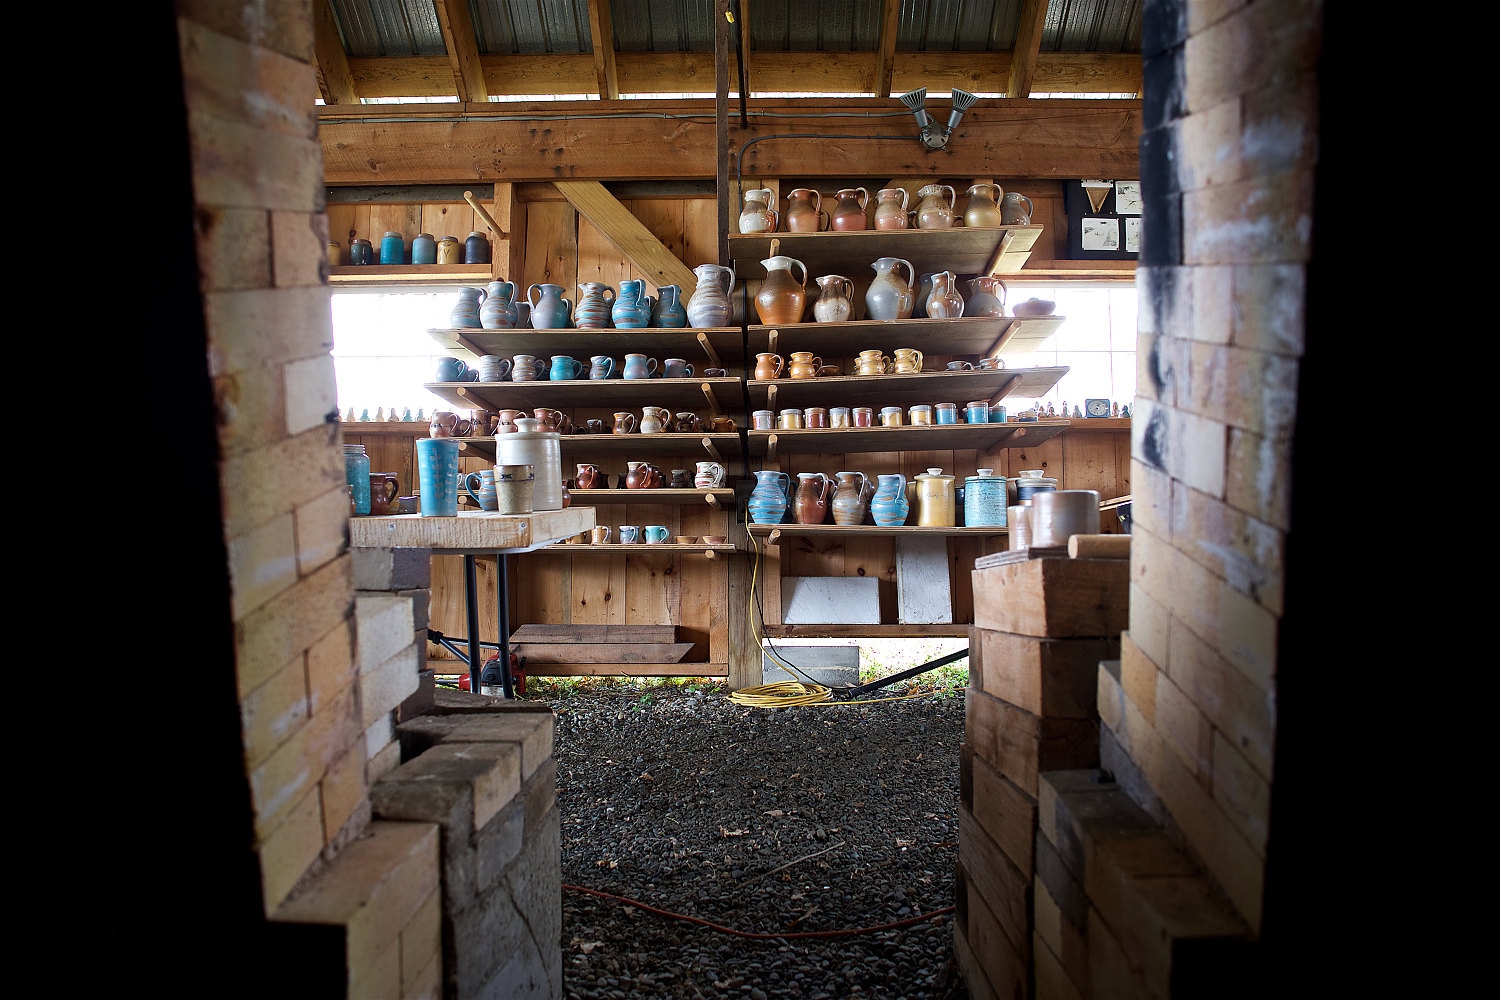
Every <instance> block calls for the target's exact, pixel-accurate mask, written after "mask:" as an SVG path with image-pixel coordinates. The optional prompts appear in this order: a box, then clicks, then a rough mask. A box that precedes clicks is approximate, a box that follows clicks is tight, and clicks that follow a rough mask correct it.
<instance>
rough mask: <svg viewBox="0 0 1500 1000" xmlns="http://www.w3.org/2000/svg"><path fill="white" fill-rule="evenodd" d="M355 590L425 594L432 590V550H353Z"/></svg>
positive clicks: (403, 547) (396, 548)
mask: <svg viewBox="0 0 1500 1000" xmlns="http://www.w3.org/2000/svg"><path fill="white" fill-rule="evenodd" d="M350 554H351V555H352V556H353V558H354V589H355V590H387V591H389V590H426V589H428V588H429V587H431V586H432V550H431V549H419V548H411V547H407V546H395V547H391V548H353V549H350Z"/></svg>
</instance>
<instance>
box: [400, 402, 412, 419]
mask: <svg viewBox="0 0 1500 1000" xmlns="http://www.w3.org/2000/svg"><path fill="white" fill-rule="evenodd" d="M401 422H402V423H411V407H410V406H408V407H407V408H406V409H404V410H402V411H401Z"/></svg>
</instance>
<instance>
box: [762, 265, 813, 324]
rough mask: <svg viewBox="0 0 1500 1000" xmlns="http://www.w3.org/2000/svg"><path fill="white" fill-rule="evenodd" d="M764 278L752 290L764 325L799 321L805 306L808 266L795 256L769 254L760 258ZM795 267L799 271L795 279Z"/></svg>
mask: <svg viewBox="0 0 1500 1000" xmlns="http://www.w3.org/2000/svg"><path fill="white" fill-rule="evenodd" d="M760 263H761V266H763V267H764V268H765V269H766V278H765V280H764V281H762V282H761V284H760V290H759V291H758V292H756V293H755V311H756V313H757V314H759V316H760V321H761V322H762V323H765V324H766V325H767V326H780V325H782V324H785V323H800V322H802V314H803V312H804V311H806V309H807V265H805V264H803V263H802V262H801V261H800V260H797V259H796V258H795V257H782V256H777V257H768V258H766V259H765V260H763V261H761V262H760ZM793 267H795V268H797V269H798V270H800V271H801V272H802V276H801V277H800V278H798V277H797V276H796V275H795V274H793V273H792V268H793Z"/></svg>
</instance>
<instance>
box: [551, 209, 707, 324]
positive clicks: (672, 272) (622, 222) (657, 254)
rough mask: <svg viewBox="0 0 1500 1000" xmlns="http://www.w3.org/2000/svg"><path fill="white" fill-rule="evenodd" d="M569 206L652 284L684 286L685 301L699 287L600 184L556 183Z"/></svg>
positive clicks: (684, 265)
mask: <svg viewBox="0 0 1500 1000" xmlns="http://www.w3.org/2000/svg"><path fill="white" fill-rule="evenodd" d="M553 183H554V184H556V185H557V189H558V190H559V191H561V192H562V195H563V197H564V198H566V199H568V204H570V205H572V206H573V207H574V208H575V209H577V211H578V213H579V214H580V215H582V216H583V217H584V218H586V219H588V220H589V222H590V223H592V224H593V225H594V226H595V227H596V228H597V229H598V230H599V232H600V233H602V234H603V235H604V237H605V238H606V239H608V240H609V241H610V243H612V244H614V247H615V249H616V250H619V251H620V253H622V254H624V255H625V259H626V260H628V261H630V263H631V265H632V266H633V267H635V268H636V269H637V270H639V271H641V272H642V273H643V274H644V275H645V276H646V278H647V280H649V281H650V282H651V283H652V284H653V285H655V286H657V287H658V288H660V287H661V286H662V285H681V286H682V298H683V300H684V301H686V300H687V299H689V298H691V297H692V293H693V292H694V291H695V290H696V289H697V288H698V278H697V276H696V275H695V274H694V273H693V271H692V269H691V268H689V267H688V266H687V265H686V264H684V263H683V262H682V261H680V260H678V259H677V258H676V257H674V256H673V255H672V251H670V250H668V249H667V248H666V247H664V246H662V244H661V241H660V240H659V239H657V238H656V236H655V234H653V233H652V232H651V230H649V229H647V228H646V227H645V226H643V225H642V224H641V221H640V220H639V219H637V218H636V217H635V216H634V215H632V214H631V213H630V209H628V208H626V207H625V206H624V205H622V204H620V202H619V201H618V200H617V199H616V198H615V196H614V195H612V194H610V193H609V192H608V191H607V190H605V188H604V185H603V184H600V183H598V182H597V181H554V182H553Z"/></svg>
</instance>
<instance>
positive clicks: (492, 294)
mask: <svg viewBox="0 0 1500 1000" xmlns="http://www.w3.org/2000/svg"><path fill="white" fill-rule="evenodd" d="M515 299H516V286H515V283H514V282H510V281H503V280H502V281H492V282H490V283H489V286H488V290H487V291H486V292H485V295H484V305H483V306H482V307H481V308H480V310H479V322H480V323H481V324H482V325H483V326H484V328H485V329H486V330H513V329H515V326H516V320H517V319H518V318H519V314H518V313H517V312H516V302H515Z"/></svg>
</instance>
